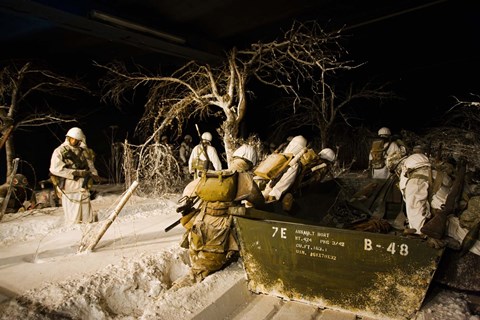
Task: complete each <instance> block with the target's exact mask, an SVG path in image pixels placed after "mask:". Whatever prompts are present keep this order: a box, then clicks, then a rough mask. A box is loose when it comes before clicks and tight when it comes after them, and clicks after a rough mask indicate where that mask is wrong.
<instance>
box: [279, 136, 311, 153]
mask: <svg viewBox="0 0 480 320" xmlns="http://www.w3.org/2000/svg"><path fill="white" fill-rule="evenodd" d="M306 146H307V139H305V138H304V137H303V136H295V137H293V139H292V141H290V142H289V143H288V145H287V147H286V148H285V151H284V153H293V154H294V155H297V154H298V153H299V152H300V151H302V149H303V148H305V147H306Z"/></svg>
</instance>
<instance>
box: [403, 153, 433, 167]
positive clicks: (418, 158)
mask: <svg viewBox="0 0 480 320" xmlns="http://www.w3.org/2000/svg"><path fill="white" fill-rule="evenodd" d="M403 165H404V166H405V167H406V168H407V169H417V168H420V167H425V166H429V167H430V160H428V157H427V156H426V155H424V154H423V153H414V154H412V155H410V156H409V157H408V158H407V159H405V162H404V163H403Z"/></svg>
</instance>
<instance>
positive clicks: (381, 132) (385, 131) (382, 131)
mask: <svg viewBox="0 0 480 320" xmlns="http://www.w3.org/2000/svg"><path fill="white" fill-rule="evenodd" d="M378 135H379V136H380V137H389V136H391V135H392V133H391V132H390V129H388V128H387V127H383V128H380V129H379V130H378Z"/></svg>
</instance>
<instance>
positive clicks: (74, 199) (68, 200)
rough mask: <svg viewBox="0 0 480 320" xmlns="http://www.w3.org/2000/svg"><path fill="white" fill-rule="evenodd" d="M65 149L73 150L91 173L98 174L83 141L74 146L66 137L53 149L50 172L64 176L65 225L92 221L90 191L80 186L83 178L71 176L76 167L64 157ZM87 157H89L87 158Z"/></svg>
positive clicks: (93, 217) (93, 219)
mask: <svg viewBox="0 0 480 320" xmlns="http://www.w3.org/2000/svg"><path fill="white" fill-rule="evenodd" d="M67 149H69V150H71V151H73V152H74V153H75V154H77V155H78V156H79V158H80V159H82V161H85V164H86V166H88V170H89V171H90V172H91V174H92V175H95V176H97V175H98V173H97V170H96V169H95V166H94V164H93V160H92V159H91V157H89V155H88V151H87V146H86V144H85V143H84V142H81V143H80V145H79V146H77V147H74V146H71V145H70V143H69V142H68V137H67V138H66V140H65V142H63V143H62V144H61V145H60V146H59V147H57V148H56V149H55V150H54V151H53V154H52V158H51V161H50V173H51V174H53V175H55V176H58V177H61V178H65V186H64V188H63V189H62V190H61V194H62V207H63V211H64V214H65V225H72V224H75V223H90V222H94V221H96V217H95V215H94V213H93V211H92V209H91V204H90V191H89V190H88V188H82V185H83V183H84V179H85V178H81V177H77V178H75V177H74V176H73V172H74V171H76V170H77V169H75V168H73V166H72V163H71V162H70V161H68V160H66V159H65V158H64V153H65V151H66V150H67ZM87 158H89V159H88V160H87Z"/></svg>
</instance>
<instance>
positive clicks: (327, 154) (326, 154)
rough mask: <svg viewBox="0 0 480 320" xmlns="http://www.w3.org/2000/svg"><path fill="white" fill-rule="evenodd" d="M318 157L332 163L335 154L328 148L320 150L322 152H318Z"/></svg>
mask: <svg viewBox="0 0 480 320" xmlns="http://www.w3.org/2000/svg"><path fill="white" fill-rule="evenodd" d="M318 155H319V156H320V158H322V159H325V160H327V161H330V162H333V161H334V160H335V152H333V150H332V149H330V148H325V149H322V151H320V153H319V154H318Z"/></svg>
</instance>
